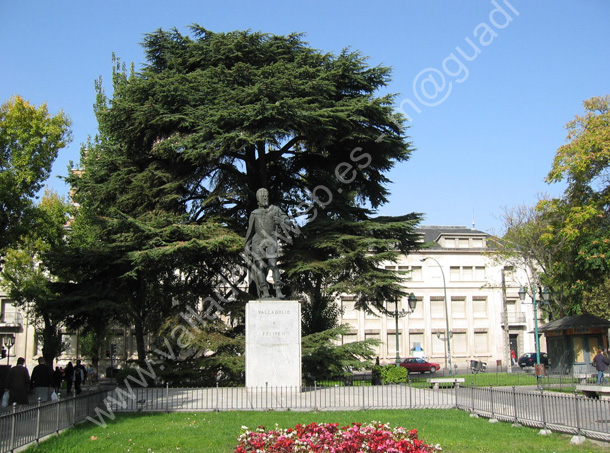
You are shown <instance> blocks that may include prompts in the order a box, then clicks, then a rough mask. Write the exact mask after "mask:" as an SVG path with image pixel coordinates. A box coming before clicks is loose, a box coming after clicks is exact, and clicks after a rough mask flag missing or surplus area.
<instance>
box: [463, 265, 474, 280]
mask: <svg viewBox="0 0 610 453" xmlns="http://www.w3.org/2000/svg"><path fill="white" fill-rule="evenodd" d="M462 280H463V281H465V282H471V281H472V280H473V277H472V266H464V267H463V268H462Z"/></svg>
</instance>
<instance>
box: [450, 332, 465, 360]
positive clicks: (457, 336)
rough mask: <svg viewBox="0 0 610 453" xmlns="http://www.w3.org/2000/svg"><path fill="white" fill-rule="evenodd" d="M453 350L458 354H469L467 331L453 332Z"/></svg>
mask: <svg viewBox="0 0 610 453" xmlns="http://www.w3.org/2000/svg"><path fill="white" fill-rule="evenodd" d="M451 348H452V349H451V350H452V352H453V353H454V354H456V355H466V354H468V345H467V343H466V332H463V333H461V332H460V333H458V332H454V333H453V338H452V339H451Z"/></svg>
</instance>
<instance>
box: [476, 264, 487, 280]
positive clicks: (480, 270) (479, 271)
mask: <svg viewBox="0 0 610 453" xmlns="http://www.w3.org/2000/svg"><path fill="white" fill-rule="evenodd" d="M474 280H475V281H478V282H484V281H486V280H487V278H486V277H485V266H476V267H475V268H474Z"/></svg>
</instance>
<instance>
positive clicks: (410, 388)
mask: <svg viewBox="0 0 610 453" xmlns="http://www.w3.org/2000/svg"><path fill="white" fill-rule="evenodd" d="M411 390H412V387H411V379H409V409H413V394H412V393H411Z"/></svg>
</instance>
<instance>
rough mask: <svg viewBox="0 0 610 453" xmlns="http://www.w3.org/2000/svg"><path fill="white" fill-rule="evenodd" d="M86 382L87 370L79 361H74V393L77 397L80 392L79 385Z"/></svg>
mask: <svg viewBox="0 0 610 453" xmlns="http://www.w3.org/2000/svg"><path fill="white" fill-rule="evenodd" d="M86 380H87V370H85V367H84V366H83V365H82V364H81V362H80V360H77V361H76V366H75V367H74V391H75V392H76V394H77V395H79V394H80V392H81V385H82V384H84V383H85V381H86Z"/></svg>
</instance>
